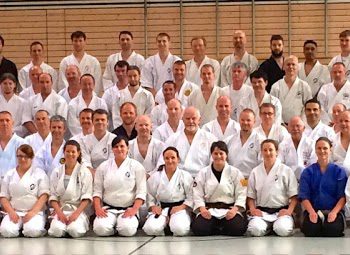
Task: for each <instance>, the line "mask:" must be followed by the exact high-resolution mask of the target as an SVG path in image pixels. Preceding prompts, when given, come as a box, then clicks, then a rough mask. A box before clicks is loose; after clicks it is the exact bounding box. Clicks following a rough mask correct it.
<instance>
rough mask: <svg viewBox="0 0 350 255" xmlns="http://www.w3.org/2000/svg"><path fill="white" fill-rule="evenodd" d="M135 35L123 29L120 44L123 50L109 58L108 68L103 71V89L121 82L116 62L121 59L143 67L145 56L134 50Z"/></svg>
mask: <svg viewBox="0 0 350 255" xmlns="http://www.w3.org/2000/svg"><path fill="white" fill-rule="evenodd" d="M133 40H134V36H133V35H132V33H131V32H130V31H121V32H120V33H119V45H120V48H121V51H120V52H118V53H115V54H112V55H110V56H109V57H108V58H107V63H106V69H105V72H104V73H103V90H104V91H106V90H107V89H108V88H110V87H112V86H113V85H114V84H116V83H118V82H120V79H118V73H117V72H116V71H117V70H116V67H115V64H116V63H118V62H119V61H126V62H127V63H128V64H129V65H133V66H137V67H138V68H140V70H141V69H142V66H143V64H144V62H145V58H144V57H143V56H142V55H140V54H138V53H136V52H135V51H134V50H133V46H134V45H133Z"/></svg>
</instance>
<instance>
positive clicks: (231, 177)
mask: <svg viewBox="0 0 350 255" xmlns="http://www.w3.org/2000/svg"><path fill="white" fill-rule="evenodd" d="M210 153H211V156H212V159H213V163H212V164H210V165H209V166H207V167H205V168H202V169H201V170H200V171H199V172H198V174H197V176H196V178H195V181H194V183H193V201H194V208H193V209H194V212H195V213H196V217H195V219H194V221H193V223H192V230H193V233H194V234H195V235H199V236H208V235H218V234H219V235H220V234H221V235H229V236H242V235H243V234H244V233H245V232H246V230H247V219H246V215H245V206H246V197H247V187H245V186H244V177H243V174H242V173H241V172H240V171H239V170H238V169H237V168H235V167H233V166H230V165H228V164H227V162H226V159H227V153H228V148H227V145H226V144H225V143H224V142H222V141H218V142H214V143H213V144H212V145H211V148H210Z"/></svg>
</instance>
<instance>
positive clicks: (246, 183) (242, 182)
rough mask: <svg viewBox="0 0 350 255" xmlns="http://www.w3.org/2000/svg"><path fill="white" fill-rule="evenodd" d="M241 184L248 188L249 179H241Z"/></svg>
mask: <svg viewBox="0 0 350 255" xmlns="http://www.w3.org/2000/svg"><path fill="white" fill-rule="evenodd" d="M240 183H241V185H242V186H243V187H247V186H248V179H241V180H240Z"/></svg>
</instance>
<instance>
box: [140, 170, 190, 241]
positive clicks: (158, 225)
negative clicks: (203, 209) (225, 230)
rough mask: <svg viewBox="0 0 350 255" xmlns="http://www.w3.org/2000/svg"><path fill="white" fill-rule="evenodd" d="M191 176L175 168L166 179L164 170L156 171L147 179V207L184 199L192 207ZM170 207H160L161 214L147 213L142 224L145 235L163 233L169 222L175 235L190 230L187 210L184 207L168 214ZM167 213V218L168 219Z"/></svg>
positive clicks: (187, 232)
mask: <svg viewBox="0 0 350 255" xmlns="http://www.w3.org/2000/svg"><path fill="white" fill-rule="evenodd" d="M192 186H193V178H192V176H191V175H190V174H189V173H188V172H186V171H184V170H181V169H179V168H177V169H176V171H175V173H174V175H173V176H172V177H171V179H170V180H169V179H168V176H167V175H166V172H165V170H164V169H163V170H162V171H157V172H155V173H154V174H152V175H151V177H150V178H149V179H148V180H147V207H148V208H150V207H152V206H161V202H163V203H175V202H181V201H184V202H183V204H185V205H187V206H188V207H189V208H192V207H193V201H192ZM169 210H170V208H169V207H165V208H163V209H162V214H161V215H159V216H158V217H155V215H154V214H153V213H151V212H150V213H149V215H148V218H147V220H146V222H145V225H144V226H143V228H142V229H143V231H145V233H146V234H147V235H164V228H165V227H166V225H167V222H169V227H170V231H171V232H173V234H174V235H175V236H185V235H188V234H189V232H190V225H191V217H190V214H189V212H188V210H186V209H184V210H181V211H178V212H176V213H175V214H172V215H170V212H169ZM168 215H169V220H168Z"/></svg>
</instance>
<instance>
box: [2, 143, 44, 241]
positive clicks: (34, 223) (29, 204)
mask: <svg viewBox="0 0 350 255" xmlns="http://www.w3.org/2000/svg"><path fill="white" fill-rule="evenodd" d="M16 157H17V167H16V168H14V169H11V170H9V171H8V172H7V173H6V174H5V176H4V179H3V181H2V184H1V193H0V201H1V206H2V209H3V210H4V211H5V212H6V216H5V217H4V219H3V220H2V222H1V226H0V232H1V235H2V236H4V237H17V236H18V235H19V231H20V230H21V229H23V231H22V233H23V235H24V236H28V237H40V236H43V235H45V234H46V230H45V222H46V217H45V214H44V210H45V208H46V206H45V205H46V202H47V199H48V196H49V178H48V177H47V175H46V173H45V172H44V170H41V169H39V168H35V167H32V160H33V158H34V151H33V149H32V147H30V146H29V145H27V144H24V145H21V146H20V147H18V149H17V151H16Z"/></svg>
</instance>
